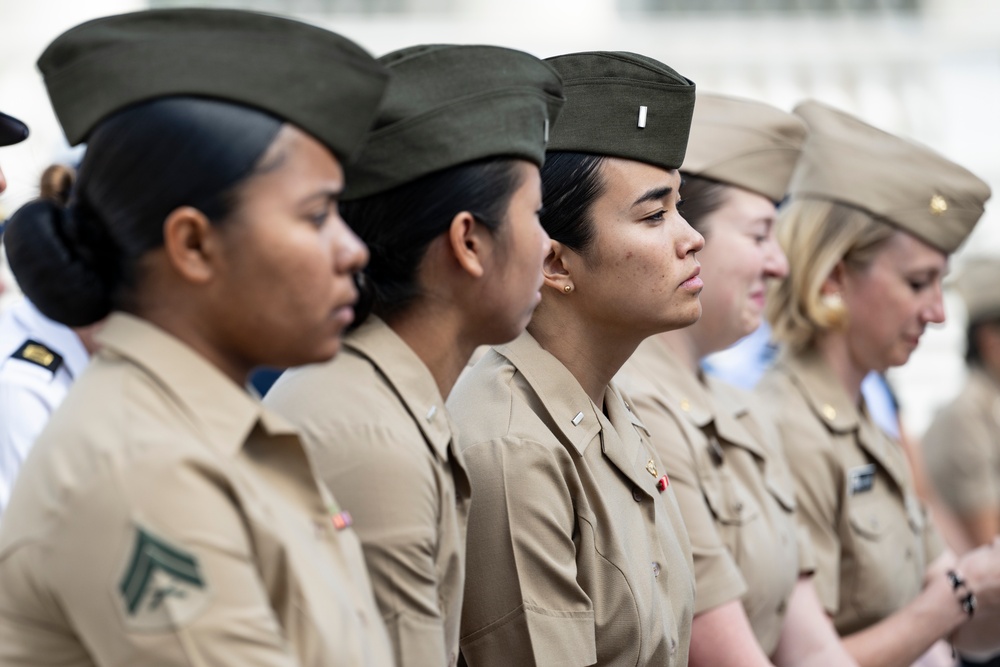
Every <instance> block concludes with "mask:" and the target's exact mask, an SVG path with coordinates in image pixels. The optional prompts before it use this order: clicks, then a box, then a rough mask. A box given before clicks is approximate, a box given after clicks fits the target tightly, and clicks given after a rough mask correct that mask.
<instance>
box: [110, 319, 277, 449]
mask: <svg viewBox="0 0 1000 667" xmlns="http://www.w3.org/2000/svg"><path fill="white" fill-rule="evenodd" d="M98 340H99V342H100V343H101V345H102V347H101V349H100V350H99V351H98V353H97V354H98V357H100V358H102V359H108V360H112V359H114V358H115V357H118V358H123V359H126V360H128V361H129V362H131V363H133V364H135V365H136V366H138V367H140V368H142V369H143V370H144V371H145V372H146V373H147V374H148V375H149V376H150V378H151V379H152V380H153V381H154V382H156V383H157V384H158V385H160V387H161V388H163V390H164V391H166V392H167V393H168V394H169V395H170V396H171V397H172V398H173V400H174V401H175V402H176V403H177V405H178V406H179V407H180V408H181V410H182V411H183V412H184V414H185V416H187V417H188V418H189V419H190V420H191V421H192V422H194V424H195V426H196V427H197V428H198V430H199V431H201V432H202V433H204V434H205V436H206V438H207V440H208V442H209V443H210V444H211V445H213V446H214V447H216V448H218V449H219V451H221V452H223V453H224V454H227V455H229V456H232V455H235V454H236V453H237V452H239V451H240V449H241V448H242V447H243V444H244V442H246V439H247V437H248V436H249V434H250V432H251V431H252V430H253V427H254V426H255V425H256V424H257V423H260V425H261V428H262V429H263V430H264V431H265V432H266V433H268V434H269V435H288V434H294V433H295V429H294V428H293V427H292V426H291V425H290V424H289V423H288V422H286V421H285V420H284V419H282V418H281V417H278V416H277V415H275V414H273V413H268V412H266V411H264V410H263V408H262V406H261V405H260V403H259V402H257V401H255V400H254V399H253V398H252V397H251V396H250V394H248V393H247V392H246V391H245V390H244V389H243V388H241V387H240V386H238V385H237V384H235V383H234V382H233V381H232V380H230V379H229V378H228V377H226V376H225V375H224V374H223V373H222V371H220V370H219V369H218V368H216V367H215V366H213V365H212V364H211V363H209V362H208V361H207V360H206V359H205V358H204V357H202V356H201V355H199V354H198V353H197V352H195V351H194V350H192V349H191V348H190V347H188V346H187V345H186V344H184V343H183V342H182V341H180V340H179V339H177V338H175V337H174V336H172V335H170V334H168V333H167V332H165V331H163V330H162V329H160V328H159V327H157V326H156V325H154V324H152V323H151V322H148V321H147V320H144V319H141V318H138V317H135V316H133V315H129V314H126V313H121V312H116V313H114V314H112V315H111V317H109V318H108V321H107V323H106V324H105V325H104V327H103V328H102V329H101V332H100V333H99V334H98Z"/></svg>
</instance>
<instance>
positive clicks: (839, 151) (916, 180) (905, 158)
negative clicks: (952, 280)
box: [788, 101, 990, 253]
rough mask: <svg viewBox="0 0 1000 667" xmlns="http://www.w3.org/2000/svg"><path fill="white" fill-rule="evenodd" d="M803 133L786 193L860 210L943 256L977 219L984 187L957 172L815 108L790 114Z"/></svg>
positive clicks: (920, 150) (927, 152) (909, 145)
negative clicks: (795, 116)
mask: <svg viewBox="0 0 1000 667" xmlns="http://www.w3.org/2000/svg"><path fill="white" fill-rule="evenodd" d="M795 113H796V114H798V115H799V116H800V117H801V118H802V119H803V120H805V121H806V124H807V125H808V126H809V137H808V138H807V139H806V144H805V147H804V148H803V151H802V157H801V158H800V159H799V163H798V166H797V167H796V169H795V174H794V175H793V176H792V182H791V184H790V185H789V188H788V189H789V194H790V195H791V196H792V197H793V198H796V199H824V200H830V201H835V202H839V203H841V204H844V205H847V206H852V207H854V208H859V209H862V210H864V211H866V212H868V213H869V214H871V215H872V216H874V217H875V218H876V219H879V220H882V221H884V222H887V223H889V224H891V225H893V226H895V227H898V228H900V229H903V230H905V231H907V232H909V233H911V234H913V235H914V236H916V237H917V238H920V239H922V240H923V241H925V242H926V243H929V244H930V245H932V246H934V247H935V248H937V249H939V250H941V251H942V252H944V253H951V252H954V251H955V249H956V248H958V246H959V245H961V244H962V241H964V240H965V238H966V237H967V236H968V235H969V233H970V232H971V231H972V228H973V227H974V226H975V224H976V222H977V221H978V220H979V218H980V217H981V216H982V214H983V205H984V204H985V203H986V200H987V199H989V198H990V188H989V186H987V185H986V183H984V182H983V181H982V180H980V179H979V178H978V177H976V175H975V174H973V173H971V172H970V171H968V170H967V169H965V168H964V167H961V166H959V165H957V164H955V163H954V162H951V161H950V160H948V159H946V158H944V157H942V156H941V155H939V154H938V153H936V152H934V151H932V150H931V149H929V148H927V147H926V146H923V145H920V144H917V143H914V142H912V141H907V140H906V139H902V138H900V137H897V136H894V135H892V134H889V133H887V132H883V131H882V130H879V129H876V128H874V127H872V126H871V125H868V124H866V123H863V122H862V121H860V120H858V119H857V118H855V117H853V116H850V115H848V114H846V113H844V112H842V111H838V110H836V109H833V108H831V107H828V106H826V105H823V104H820V103H819V102H815V101H808V102H803V103H802V104H800V105H799V106H797V107H796V108H795Z"/></svg>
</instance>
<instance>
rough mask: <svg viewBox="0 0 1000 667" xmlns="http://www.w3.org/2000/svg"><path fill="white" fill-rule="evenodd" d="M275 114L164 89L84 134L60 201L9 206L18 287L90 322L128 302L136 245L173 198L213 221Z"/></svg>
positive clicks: (153, 242)
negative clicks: (66, 195)
mask: <svg viewBox="0 0 1000 667" xmlns="http://www.w3.org/2000/svg"><path fill="white" fill-rule="evenodd" d="M281 125H282V122H281V121H280V120H278V119H276V118H274V117H272V116H269V115H267V114H265V113H263V112H260V111H256V110H252V109H249V108H246V107H242V106H238V105H235V104H231V103H227V102H220V101H214V100H206V99H198V98H184V97H172V98H163V99H159V100H154V101H151V102H146V103H143V104H139V105H136V106H132V107H129V108H127V109H125V110H123V111H120V112H118V113H116V114H115V115H113V116H111V117H110V118H107V119H105V120H104V121H102V122H101V123H100V125H98V126H97V128H96V129H95V130H94V132H93V133H92V134H91V136H90V139H89V142H88V149H87V154H86V156H85V157H84V160H83V164H82V165H81V167H80V174H79V179H78V181H77V183H76V185H75V186H74V188H73V191H72V194H71V196H70V200H69V205H68V207H63V206H61V205H60V204H59V203H57V202H56V201H55V200H52V199H41V200H38V201H35V202H32V203H30V204H27V205H26V206H24V207H22V208H21V209H19V210H18V211H17V212H16V213H15V214H14V215H13V216H12V217H11V219H10V222H9V223H8V226H7V230H6V234H5V242H6V245H7V257H8V260H9V261H10V266H11V271H13V273H14V276H15V278H17V281H18V284H19V286H20V287H21V289H22V291H23V292H24V293H25V294H26V295H27V296H28V298H29V299H31V301H32V302H33V303H34V304H35V306H36V307H37V308H38V309H39V310H40V311H41V312H42V313H44V314H45V315H46V316H48V317H50V318H52V319H54V320H56V321H58V322H62V323H63V324H66V325H68V326H84V325H87V324H92V323H93V322H96V321H98V320H100V319H101V318H103V317H105V316H106V315H108V314H109V313H110V312H111V311H112V310H114V309H116V308H124V309H129V305H130V304H131V303H132V302H133V298H134V296H133V293H134V290H135V289H136V287H137V286H138V284H139V282H140V280H141V276H140V275H138V271H137V267H138V262H139V259H140V258H142V257H143V256H144V255H145V254H146V253H148V252H149V251H151V250H154V249H156V248H159V247H160V246H162V245H163V223H164V221H165V220H166V218H167V216H169V214H170V213H171V212H172V211H173V210H174V209H176V208H178V207H180V206H192V207H195V208H197V209H199V210H200V211H202V212H203V213H204V214H205V215H206V216H207V217H208V218H209V219H210V220H212V222H214V223H222V222H224V221H225V218H226V216H227V215H228V214H229V212H230V211H231V210H232V209H233V206H234V204H235V202H236V197H237V195H238V185H239V184H240V183H241V182H242V181H243V180H245V179H246V178H247V177H248V176H250V175H251V174H252V173H253V171H254V169H255V167H256V166H257V164H258V162H259V160H260V158H261V156H262V155H263V154H264V152H265V151H266V150H267V148H268V146H270V145H271V143H272V142H273V141H274V138H275V136H276V135H277V133H278V130H279V129H280V128H281Z"/></svg>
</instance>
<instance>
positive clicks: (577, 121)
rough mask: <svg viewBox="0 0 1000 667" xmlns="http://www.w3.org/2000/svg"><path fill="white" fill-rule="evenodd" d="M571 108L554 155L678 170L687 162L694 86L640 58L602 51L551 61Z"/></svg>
mask: <svg viewBox="0 0 1000 667" xmlns="http://www.w3.org/2000/svg"><path fill="white" fill-rule="evenodd" d="M547 62H549V63H550V64H551V65H552V66H553V67H555V68H556V71H558V72H559V74H560V75H562V78H563V92H564V94H565V95H566V106H565V107H563V111H562V115H561V116H560V117H559V123H558V124H557V125H556V126H555V127H554V128H553V130H552V133H551V135H550V138H549V150H550V151H570V152H574V153H593V154H596V155H608V156H611V157H620V158H626V159H629V160H636V161H637V162H646V163H648V164H652V165H656V166H658V167H662V168H664V169H677V168H678V167H680V166H681V163H682V162H684V151H685V149H686V147H687V141H688V132H689V130H690V128H691V112H692V111H693V110H694V83H692V82H691V81H689V80H688V79H686V78H684V77H683V76H681V75H680V74H678V73H677V72H675V71H674V70H672V69H671V68H669V67H667V66H666V65H664V64H663V63H661V62H659V61H657V60H653V59H652V58H647V57H646V56H640V55H637V54H635V53H626V52H618V51H596V52H589V53H571V54H568V55H564V56H556V57H554V58H548V59H547Z"/></svg>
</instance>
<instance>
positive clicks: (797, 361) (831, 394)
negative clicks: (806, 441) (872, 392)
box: [777, 350, 861, 433]
mask: <svg viewBox="0 0 1000 667" xmlns="http://www.w3.org/2000/svg"><path fill="white" fill-rule="evenodd" d="M777 363H778V365H781V366H783V367H784V368H785V369H786V370H787V372H788V374H789V376H790V377H791V379H792V382H794V383H795V385H796V386H798V387H799V390H800V391H801V392H802V395H803V396H804V397H805V399H806V402H807V403H808V404H809V407H810V408H811V409H812V411H813V412H814V413H815V414H816V416H817V417H818V418H819V419H820V420H821V421H822V422H823V423H824V424H826V426H827V428H829V429H830V430H831V431H834V432H837V433H848V432H850V431H855V430H857V429H858V427H859V424H860V421H861V414H860V410H859V406H857V405H855V404H854V402H853V401H852V400H851V397H850V396H849V395H848V393H847V391H846V390H845V389H844V388H843V387H842V386H841V384H840V383H839V382H836V381H832V380H833V379H834V378H835V376H834V373H833V370H832V369H831V368H830V367H829V365H827V363H826V361H825V360H824V359H823V357H822V356H821V355H820V353H819V352H818V351H817V350H805V351H803V352H799V353H797V354H793V353H790V352H787V351H786V352H783V353H782V354H781V356H780V357H779V359H778V362H777Z"/></svg>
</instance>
